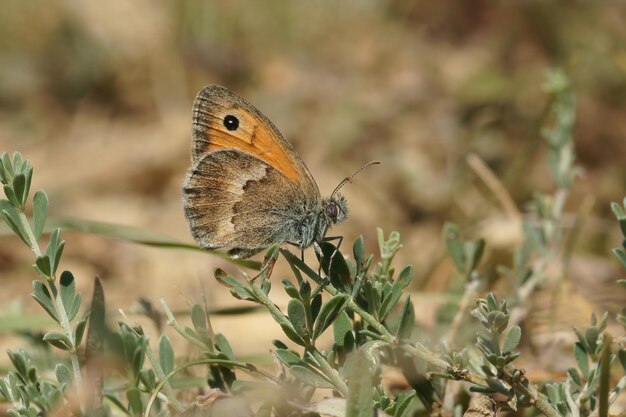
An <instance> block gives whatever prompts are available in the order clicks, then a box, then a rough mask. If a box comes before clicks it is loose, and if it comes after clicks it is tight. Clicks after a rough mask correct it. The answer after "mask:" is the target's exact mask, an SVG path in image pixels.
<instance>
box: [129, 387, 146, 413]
mask: <svg viewBox="0 0 626 417" xmlns="http://www.w3.org/2000/svg"><path fill="white" fill-rule="evenodd" d="M126 399H127V400H128V409H129V411H130V414H131V415H133V416H139V415H141V414H142V412H143V404H142V403H141V393H140V392H139V389H137V388H129V389H127V390H126Z"/></svg>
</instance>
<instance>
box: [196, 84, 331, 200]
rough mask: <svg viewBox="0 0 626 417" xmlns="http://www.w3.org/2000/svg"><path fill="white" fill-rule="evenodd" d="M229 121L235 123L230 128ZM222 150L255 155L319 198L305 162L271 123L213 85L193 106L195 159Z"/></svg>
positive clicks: (241, 100) (259, 113) (235, 97)
mask: <svg viewBox="0 0 626 417" xmlns="http://www.w3.org/2000/svg"><path fill="white" fill-rule="evenodd" d="M227 117H231V118H232V117H234V118H236V123H235V122H233V123H231V124H227ZM230 121H231V122H232V121H233V120H232V119H231V120H230ZM235 125H236V126H235ZM219 149H236V150H239V151H241V152H244V153H247V154H250V155H254V156H255V157H257V158H259V159H260V160H261V161H263V162H265V163H267V164H268V165H269V166H271V167H272V168H274V169H276V170H278V171H279V172H281V173H282V174H283V175H284V176H285V177H286V178H288V179H290V180H292V181H295V182H296V183H298V184H299V185H300V187H301V188H303V189H305V190H307V192H315V193H318V194H319V189H318V187H317V184H316V183H315V180H314V179H313V177H312V176H311V173H310V172H309V170H308V169H307V168H306V166H305V165H304V162H303V161H302V159H300V157H299V156H298V154H297V153H296V151H295V150H294V149H293V147H292V146H291V144H290V143H289V142H287V140H286V139H285V138H284V137H283V135H282V134H281V133H280V132H279V131H278V129H277V128H276V127H275V126H274V125H273V124H272V122H271V121H270V120H269V119H268V118H267V117H265V116H264V115H263V114H262V113H261V112H260V111H258V110H257V109H256V108H255V107H254V106H253V105H251V104H250V103H248V102H247V101H246V100H244V99H243V98H241V97H240V96H238V95H237V94H235V93H233V92H232V91H230V90H228V89H226V88H224V87H221V86H216V85H210V86H207V87H205V88H203V89H202V90H201V91H200V93H198V96H197V97H196V100H195V102H194V106H193V148H192V157H193V158H192V159H193V160H194V161H197V160H198V159H199V158H201V157H202V156H203V155H206V154H207V153H209V152H212V151H216V150H219Z"/></svg>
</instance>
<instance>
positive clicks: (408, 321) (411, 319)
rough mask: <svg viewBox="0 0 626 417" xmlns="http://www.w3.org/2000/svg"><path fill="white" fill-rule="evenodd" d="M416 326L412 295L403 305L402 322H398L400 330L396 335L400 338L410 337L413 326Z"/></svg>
mask: <svg viewBox="0 0 626 417" xmlns="http://www.w3.org/2000/svg"><path fill="white" fill-rule="evenodd" d="M414 326H415V310H414V309H413V303H411V297H410V296H407V297H406V299H405V300H404V305H403V306H402V313H401V314H400V322H399V323H398V331H397V332H396V336H398V338H399V339H410V338H411V333H412V332H413V327H414Z"/></svg>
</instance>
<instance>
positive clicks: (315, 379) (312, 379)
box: [289, 365, 335, 389]
mask: <svg viewBox="0 0 626 417" xmlns="http://www.w3.org/2000/svg"><path fill="white" fill-rule="evenodd" d="M289 371H290V372H291V374H292V375H293V376H295V377H296V378H297V379H298V380H300V381H301V382H304V383H305V384H307V385H311V386H314V387H318V388H326V389H333V388H335V386H334V385H333V384H332V383H331V382H330V381H329V380H328V379H326V377H324V376H322V375H321V374H319V373H317V372H315V371H313V370H311V369H310V368H306V367H304V366H302V365H293V366H291V367H290V368H289Z"/></svg>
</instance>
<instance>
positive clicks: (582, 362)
mask: <svg viewBox="0 0 626 417" xmlns="http://www.w3.org/2000/svg"><path fill="white" fill-rule="evenodd" d="M574 358H575V359H576V363H577V364H578V369H580V370H581V371H582V373H583V375H585V377H588V376H589V362H588V359H587V352H585V349H584V348H583V346H582V343H580V342H576V344H575V345H574Z"/></svg>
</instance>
